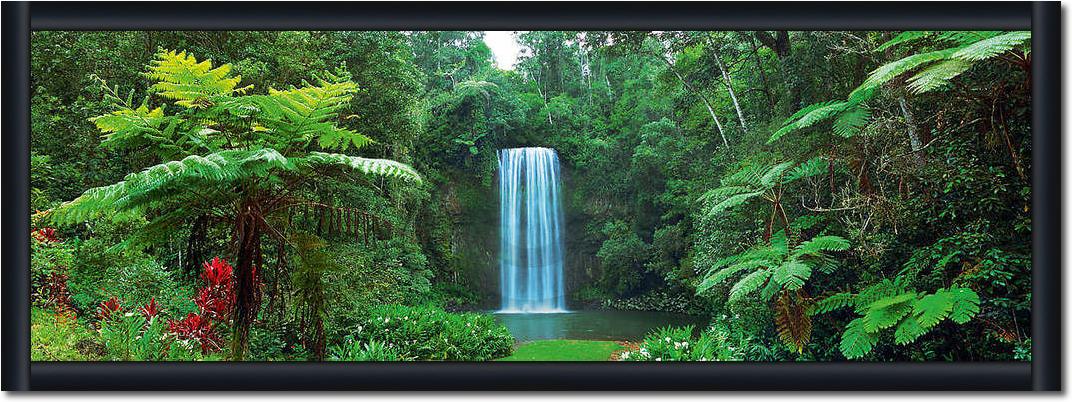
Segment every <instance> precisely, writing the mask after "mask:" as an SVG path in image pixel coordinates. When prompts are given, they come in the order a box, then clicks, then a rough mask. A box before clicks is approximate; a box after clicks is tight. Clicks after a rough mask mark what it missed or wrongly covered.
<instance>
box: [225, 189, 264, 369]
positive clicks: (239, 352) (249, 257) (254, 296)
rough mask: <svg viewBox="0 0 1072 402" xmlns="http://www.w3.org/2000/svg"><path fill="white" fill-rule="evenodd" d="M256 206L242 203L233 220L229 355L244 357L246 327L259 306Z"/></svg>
mask: <svg viewBox="0 0 1072 402" xmlns="http://www.w3.org/2000/svg"><path fill="white" fill-rule="evenodd" d="M254 211H255V209H254V208H252V207H251V205H250V204H248V203H244V204H243V208H242V209H241V210H240V211H239V215H238V219H237V220H236V228H235V229H236V230H235V233H236V235H237V237H238V261H237V263H238V265H237V266H236V267H235V282H236V284H237V287H236V289H237V292H236V293H237V294H236V295H235V306H234V328H233V332H232V339H231V358H232V359H233V360H236V361H238V360H244V358H245V356H246V352H247V351H248V350H249V330H250V327H252V326H253V320H254V319H256V317H257V310H258V308H259V307H260V300H259V299H260V297H259V294H258V292H259V289H257V278H256V274H257V273H256V269H257V268H256V266H255V265H254V264H255V263H256V262H257V261H258V260H259V259H260V257H259V256H258V254H259V252H260V249H261V247H260V244H261V233H260V228H259V225H258V224H257V222H258V217H257V216H256V215H255V212H254Z"/></svg>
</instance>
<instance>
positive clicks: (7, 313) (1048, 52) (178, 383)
mask: <svg viewBox="0 0 1072 402" xmlns="http://www.w3.org/2000/svg"><path fill="white" fill-rule="evenodd" d="M3 11H4V12H3V15H4V16H3V22H4V24H3V26H4V28H3V33H4V36H3V37H4V39H3V40H4V50H3V54H4V56H5V59H6V61H7V63H5V65H4V69H3V79H4V82H5V83H6V84H7V85H5V89H4V101H5V102H4V115H5V117H6V119H4V125H3V128H4V133H5V147H4V148H3V156H4V157H5V158H4V167H5V168H6V169H5V172H6V174H5V177H4V182H5V183H4V187H5V188H6V191H5V197H4V202H5V206H6V207H5V208H4V217H5V218H6V219H5V221H6V223H7V224H6V225H4V229H3V230H4V235H5V239H7V242H6V243H8V244H13V245H16V247H9V248H7V251H8V252H7V253H6V254H5V256H4V260H3V261H4V267H5V270H4V279H5V281H4V282H3V291H4V292H3V293H4V295H3V298H4V300H3V301H4V304H3V316H4V320H5V324H7V325H5V326H4V329H3V350H4V352H6V353H4V354H3V363H2V364H3V369H4V370H3V378H2V388H3V389H4V390H12V391H21V390H68V389H78V390H193V389H196V390H1038V391H1057V390H1060V389H1061V387H1062V384H1061V361H1060V359H1061V348H1062V345H1061V341H1062V333H1061V272H1060V271H1061V268H1062V259H1061V251H1060V247H1061V227H1060V225H1061V223H1060V222H1061V216H1062V215H1061V214H1062V211H1061V201H1062V200H1061V198H1062V189H1061V173H1060V172H1061V166H1060V157H1061V151H1060V150H1061V131H1060V130H1061V120H1060V114H1059V113H1060V104H1061V103H1060V102H1061V100H1060V92H1059V91H1060V87H1061V85H1060V80H1061V74H1060V70H1059V68H1060V67H1061V53H1060V52H1061V49H1060V41H1061V38H1060V12H1061V10H1060V5H1059V3H1058V2H1034V3H1030V2H977V3H975V2H882V3H878V2H858V3H836V4H828V3H816V2H792V3H790V2H785V3H772V2H763V3H742V2H720V3H710V2H703V3H698V2H689V3H678V2H660V3H658V4H653V3H584V2H570V3H568V4H566V3H557V4H556V3H537V2H509V3H414V2H406V3H381V2H361V3H330V4H327V3H320V2H302V3H297V2H271V3H250V2H242V3H212V4H211V5H209V4H199V3H191V2H183V3H168V2H153V3H130V2H123V3H119V2H113V3H108V2H98V3H93V2H78V3H73V2H72V3H66V2H48V3H45V2H41V3H33V2H30V3H26V2H5V3H3ZM968 28H971V29H1031V30H1032V31H1033V35H1032V58H1033V63H1032V71H1031V74H1032V79H1033V80H1034V82H1035V83H1036V84H1035V85H1032V90H1033V94H1032V96H1033V108H1034V109H1033V113H1034V115H1033V121H1032V130H1033V141H1034V146H1033V161H1034V167H1033V169H1032V170H1033V200H1032V204H1033V208H1034V211H1033V224H1034V228H1033V237H1032V239H1031V241H1032V242H1033V253H1034V254H1033V306H1032V308H1033V311H1032V314H1033V317H1032V335H1033V350H1032V354H1033V360H1032V361H1031V362H963V363H850V362H840V363H839V362H814V363H752V362H749V363H744V362H742V363H719V364H710V363H706V364H705V363H659V364H643V363H638V364H614V363H550V362H548V363H460V362H417V363H395V364H390V363H387V364H384V363H311V362H310V363H253V362H218V363H215V362H214V363H110V362H91V363H65V362H33V363H31V362H30V344H29V339H30V335H29V311H30V309H29V305H28V304H29V269H28V267H29V231H30V226H29V225H30V224H29V218H28V217H29V181H28V178H29V130H30V126H29V113H30V110H29V104H30V103H29V102H30V99H29V74H30V60H29V40H30V32H31V30H223V29H228V30H230V29H234V30H262V29H263V30H288V29H323V30H329V29H330V30H334V29H348V30H415V29H443V30H450V29H465V30H472V29H483V30H536V29H620V30H638V29H662V30H666V29H705V30H729V29H791V30H835V29H837V30H844V29H852V30H864V29H866V30H883V29H891V30H908V29H946V30H950V29H968ZM1043 83H1044V84H1043Z"/></svg>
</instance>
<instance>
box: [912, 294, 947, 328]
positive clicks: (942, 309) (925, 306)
mask: <svg viewBox="0 0 1072 402" xmlns="http://www.w3.org/2000/svg"><path fill="white" fill-rule="evenodd" d="M952 311H953V294H952V293H950V292H949V291H947V290H945V289H939V290H938V291H937V292H935V293H934V294H929V295H926V296H923V297H922V298H920V299H919V300H917V301H916V304H915V314H916V317H917V318H918V319H919V325H920V326H921V327H923V328H924V329H930V328H931V327H933V326H935V325H937V324H938V323H939V322H941V321H942V320H944V319H946V317H949V313H951V312H952Z"/></svg>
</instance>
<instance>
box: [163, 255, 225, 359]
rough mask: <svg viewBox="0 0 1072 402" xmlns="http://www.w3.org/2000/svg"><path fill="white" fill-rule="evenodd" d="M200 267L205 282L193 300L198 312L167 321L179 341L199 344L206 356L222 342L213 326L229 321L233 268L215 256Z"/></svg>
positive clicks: (220, 345) (218, 347)
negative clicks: (192, 341) (184, 340)
mask: <svg viewBox="0 0 1072 402" xmlns="http://www.w3.org/2000/svg"><path fill="white" fill-rule="evenodd" d="M202 267H203V268H204V271H202V272H201V279H203V280H204V281H205V286H204V287H202V288H201V289H198V290H197V296H196V297H194V304H196V305H197V308H198V310H199V313H198V314H194V313H190V314H189V315H187V316H186V318H183V319H182V320H172V321H170V322H169V323H168V325H169V327H170V330H171V332H173V333H175V335H176V336H178V338H179V339H190V340H196V341H198V342H200V343H201V350H202V352H204V353H208V352H214V351H218V350H220V349H222V344H223V341H222V339H221V337H220V334H219V332H218V331H217V330H216V327H217V325H216V324H220V323H224V324H225V323H226V322H227V321H228V320H230V316H231V311H232V309H233V308H234V305H235V297H236V294H235V288H234V283H235V280H234V268H233V267H231V264H228V263H227V260H224V259H222V258H219V257H215V258H213V259H212V260H211V261H208V262H205V263H204V264H202Z"/></svg>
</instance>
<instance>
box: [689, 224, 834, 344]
mask: <svg viewBox="0 0 1072 402" xmlns="http://www.w3.org/2000/svg"><path fill="white" fill-rule="evenodd" d="M818 221H819V219H818V218H817V217H814V216H805V217H802V218H798V219H797V220H795V221H793V223H792V224H790V225H789V226H788V227H786V229H782V230H779V231H778V232H775V233H774V235H772V236H771V238H770V240H769V241H768V242H765V243H761V244H758V245H756V246H753V247H752V248H749V249H747V250H745V251H743V252H741V253H738V254H735V255H732V256H729V257H726V258H723V259H722V260H719V261H717V262H716V263H715V264H714V265H713V266H712V267H711V268H710V269H709V270H708V273H707V275H706V276H705V277H704V278H703V280H701V281H700V284H699V285H698V286H697V287H696V291H697V293H703V292H706V291H708V290H710V289H711V288H713V287H714V286H716V285H719V284H721V283H723V282H725V281H727V280H729V279H731V278H734V277H737V276H738V275H743V277H741V278H740V279H738V280H737V281H736V282H735V283H734V284H733V286H732V287H731V288H730V290H729V301H730V302H736V301H740V300H742V299H743V298H744V297H746V296H750V295H753V294H755V296H756V297H757V299H758V300H759V301H761V302H764V303H767V302H770V301H771V299H773V298H775V297H777V299H776V300H775V323H776V324H777V327H778V333H779V337H780V338H781V339H782V341H783V342H785V343H786V345H789V346H792V347H793V348H794V349H796V351H797V352H798V353H800V352H801V351H803V349H804V345H805V344H807V342H808V340H809V339H810V338H811V327H812V323H811V318H810V317H809V316H808V315H807V314H805V310H806V309H807V305H808V297H807V296H806V294H805V293H804V285H805V283H807V281H808V279H810V278H811V276H812V273H813V272H814V271H816V270H818V271H820V272H822V273H825V274H830V273H832V272H833V271H834V270H835V269H837V262H836V261H835V260H834V259H833V258H831V256H830V255H829V253H831V252H836V251H844V250H847V249H848V248H849V242H848V240H845V239H844V238H842V237H839V236H833V235H819V236H814V237H811V238H807V239H804V238H802V237H801V232H803V231H804V230H807V229H810V228H811V227H812V226H813V225H815V224H816V223H818ZM757 292H758V294H757Z"/></svg>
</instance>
